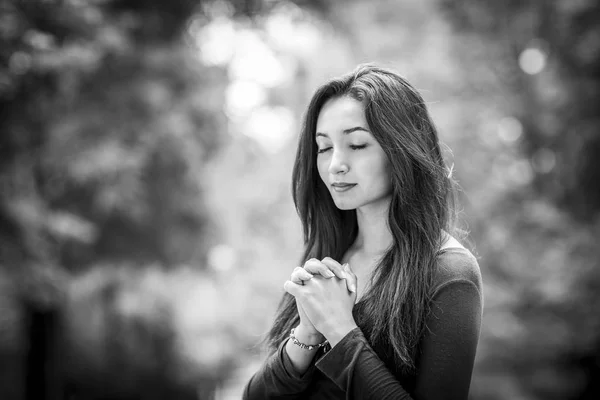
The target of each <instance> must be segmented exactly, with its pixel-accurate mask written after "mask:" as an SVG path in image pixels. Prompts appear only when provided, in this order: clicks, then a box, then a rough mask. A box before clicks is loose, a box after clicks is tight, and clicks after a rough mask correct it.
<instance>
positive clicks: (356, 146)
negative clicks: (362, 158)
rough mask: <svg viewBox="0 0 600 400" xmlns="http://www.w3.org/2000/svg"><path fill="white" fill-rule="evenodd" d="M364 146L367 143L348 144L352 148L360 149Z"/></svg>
mask: <svg viewBox="0 0 600 400" xmlns="http://www.w3.org/2000/svg"><path fill="white" fill-rule="evenodd" d="M365 147H367V145H366V144H360V145H354V144H351V145H350V148H351V149H352V150H360V149H364V148H365Z"/></svg>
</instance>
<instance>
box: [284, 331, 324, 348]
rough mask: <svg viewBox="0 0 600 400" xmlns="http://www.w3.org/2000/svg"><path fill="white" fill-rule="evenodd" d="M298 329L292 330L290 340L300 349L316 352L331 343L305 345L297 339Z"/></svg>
mask: <svg viewBox="0 0 600 400" xmlns="http://www.w3.org/2000/svg"><path fill="white" fill-rule="evenodd" d="M295 329H296V328H292V331H291V332H290V339H292V342H294V344H295V345H296V346H300V348H302V349H305V350H314V349H319V348H321V347H323V346H327V344H328V343H329V341H327V340H325V341H324V342H323V343H319V344H304V343H302V342H300V341H299V340H298V339H296V336H294V330H295Z"/></svg>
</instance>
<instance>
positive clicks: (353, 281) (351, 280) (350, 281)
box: [344, 263, 358, 293]
mask: <svg viewBox="0 0 600 400" xmlns="http://www.w3.org/2000/svg"><path fill="white" fill-rule="evenodd" d="M344 271H345V272H346V273H347V275H348V278H347V279H346V283H347V285H348V290H349V291H351V292H352V293H356V286H357V284H358V278H357V277H356V274H355V273H354V271H352V268H350V264H348V263H346V264H344Z"/></svg>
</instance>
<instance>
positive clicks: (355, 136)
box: [315, 96, 392, 210]
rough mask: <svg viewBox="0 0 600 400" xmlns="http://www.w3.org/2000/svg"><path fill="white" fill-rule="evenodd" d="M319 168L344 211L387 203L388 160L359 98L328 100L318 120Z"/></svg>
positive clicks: (334, 198)
mask: <svg viewBox="0 0 600 400" xmlns="http://www.w3.org/2000/svg"><path fill="white" fill-rule="evenodd" d="M315 140H316V141H317V148H318V154H317V168H318V170H319V176H320V177H321V180H322V181H323V183H324V184H325V186H327V188H328V189H329V193H331V197H332V198H333V201H334V203H335V205H336V206H337V207H338V208H340V209H342V210H352V209H360V208H362V209H364V210H366V208H373V207H375V208H378V207H381V206H387V204H388V201H389V199H390V197H391V193H392V185H391V181H390V177H389V168H388V163H389V162H388V159H387V157H386V155H385V153H384V152H383V149H382V148H381V146H380V145H379V143H378V142H377V140H375V138H374V137H373V135H372V134H371V132H370V130H369V126H368V124H367V120H366V117H365V112H364V109H363V105H362V103H361V102H360V101H358V100H355V99H353V98H351V97H347V96H343V97H338V98H333V99H330V100H328V101H327V102H326V103H325V104H324V105H323V107H322V109H321V112H320V113H319V117H318V119H317V130H316V135H315Z"/></svg>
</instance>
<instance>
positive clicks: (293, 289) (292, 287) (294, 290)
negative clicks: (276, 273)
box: [283, 281, 302, 297]
mask: <svg viewBox="0 0 600 400" xmlns="http://www.w3.org/2000/svg"><path fill="white" fill-rule="evenodd" d="M283 289H284V290H285V291H286V292H288V293H289V294H291V295H292V296H294V297H298V296H299V295H300V294H301V290H302V286H300V285H298V284H296V283H294V282H292V281H285V283H284V284H283Z"/></svg>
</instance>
